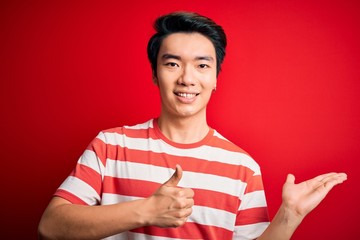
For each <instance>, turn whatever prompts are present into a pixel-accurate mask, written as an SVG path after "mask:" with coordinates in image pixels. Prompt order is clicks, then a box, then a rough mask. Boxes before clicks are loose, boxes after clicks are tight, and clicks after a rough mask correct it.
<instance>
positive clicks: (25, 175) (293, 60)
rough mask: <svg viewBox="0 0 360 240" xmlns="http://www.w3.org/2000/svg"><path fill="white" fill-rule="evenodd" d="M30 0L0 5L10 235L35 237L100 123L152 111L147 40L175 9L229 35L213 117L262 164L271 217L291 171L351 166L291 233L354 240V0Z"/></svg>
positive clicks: (359, 102)
mask: <svg viewBox="0 0 360 240" xmlns="http://www.w3.org/2000/svg"><path fill="white" fill-rule="evenodd" d="M29 2H30V1H8V2H6V1H2V2H1V4H0V35H1V37H0V41H1V42H0V48H1V49H0V57H1V64H0V74H1V75H0V78H1V80H0V92H1V95H0V98H1V99H0V100H1V101H0V104H1V145H0V146H1V156H2V161H1V165H2V166H1V170H2V173H1V176H0V177H1V184H2V186H1V189H2V190H3V191H2V194H1V196H2V198H1V208H2V210H1V219H2V222H4V221H5V225H4V223H3V224H2V230H1V232H0V235H1V238H2V239H36V228H37V224H38V221H39V219H40V216H41V214H42V212H43V210H44V208H45V207H46V205H47V203H48V202H49V200H50V198H51V195H52V193H53V192H54V191H55V189H56V188H57V187H58V186H59V185H60V184H61V182H62V181H63V180H64V179H65V177H66V176H67V175H68V174H69V172H70V171H71V169H72V168H73V166H74V164H75V162H76V161H77V159H78V157H79V156H80V154H81V153H82V151H83V150H84V149H85V147H86V146H87V144H88V143H89V142H90V141H91V140H92V138H93V137H95V136H96V135H97V133H98V132H99V131H100V130H102V129H106V128H110V127H115V126H120V125H123V124H133V123H138V122H142V121H146V120H147V119H149V118H150V117H153V116H157V114H158V113H159V98H158V92H157V88H156V87H155V86H154V85H153V84H152V82H151V70H150V66H149V64H148V61H147V57H146V44H147V40H148V38H149V37H150V35H151V34H152V33H153V30H152V28H151V23H152V21H153V20H154V19H155V18H156V17H157V16H158V15H160V14H163V13H167V12H169V11H172V10H190V11H197V12H199V13H201V14H204V15H207V16H209V17H211V18H213V19H214V20H215V21H217V22H218V23H219V24H221V25H223V27H224V29H225V31H226V32H227V34H228V40H229V45H228V52H227V57H226V59H225V63H224V65H223V72H222V73H221V74H220V76H219V82H218V90H217V92H216V94H215V95H214V97H213V99H212V102H211V103H210V105H209V114H208V117H209V122H210V124H211V125H212V126H213V127H214V128H216V129H218V130H219V131H220V132H221V133H222V134H223V135H224V136H226V137H227V138H229V139H230V140H232V141H233V142H235V143H237V144H238V145H239V146H241V147H243V148H244V149H245V150H246V151H248V152H249V153H250V154H251V155H252V156H253V157H254V158H255V159H256V160H257V161H258V162H259V164H260V165H261V166H262V171H263V175H264V183H265V188H266V191H267V198H268V204H269V211H270V215H271V217H272V216H273V215H274V214H275V212H276V210H277V208H278V206H279V205H280V201H281V187H282V184H283V182H284V180H285V177H286V174H287V173H289V172H291V173H294V174H295V175H296V177H297V180H298V181H302V180H305V179H308V178H310V177H313V176H315V175H318V174H321V173H324V172H328V171H344V172H346V173H348V178H349V179H348V181H347V182H345V183H344V184H343V185H341V186H338V187H336V188H335V189H334V190H333V191H332V192H331V193H330V194H329V195H328V197H327V198H326V199H325V200H324V202H323V203H322V204H321V205H320V206H319V207H318V208H317V209H316V210H314V211H313V212H312V213H311V214H310V215H309V216H308V218H307V219H306V220H305V221H304V222H303V224H302V225H301V227H300V228H299V229H298V230H297V231H296V233H295V235H294V237H293V239H295V240H296V239H299V240H300V239H327V240H328V239H354V237H355V233H357V232H358V230H357V227H358V224H357V217H358V216H359V214H360V210H359V207H358V206H357V200H358V199H359V190H358V189H359V187H358V182H359V181H360V174H359V167H358V161H359V160H360V147H359V145H360V128H359V123H360V99H359V92H360V61H359V60H360V59H359V54H360V47H359V45H360V44H359V43H360V30H359V29H360V28H359V26H360V14H359V10H360V4H359V2H358V1H344V0H338V1H281V0H280V1H235V0H234V1H190V0H188V1H144V3H142V4H140V3H138V2H137V1H133V4H132V3H130V4H124V3H121V1H113V2H112V1H106V3H95V2H90V1H32V3H29ZM99 2H100V1H99ZM135 2H137V4H135ZM145 2H146V3H145Z"/></svg>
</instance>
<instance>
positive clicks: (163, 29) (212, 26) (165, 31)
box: [147, 12, 227, 77]
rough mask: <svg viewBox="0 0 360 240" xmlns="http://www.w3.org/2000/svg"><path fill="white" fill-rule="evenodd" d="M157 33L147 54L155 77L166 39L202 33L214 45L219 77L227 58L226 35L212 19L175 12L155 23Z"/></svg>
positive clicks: (150, 41) (151, 39) (194, 14)
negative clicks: (160, 50)
mask: <svg viewBox="0 0 360 240" xmlns="http://www.w3.org/2000/svg"><path fill="white" fill-rule="evenodd" d="M154 29H155V30H156V33H155V34H154V35H153V36H152V37H151V38H150V40H149V43H148V47H147V53H148V58H149V60H150V63H151V67H152V71H153V74H154V76H155V77H156V76H157V70H156V68H157V56H158V53H159V49H160V46H161V44H162V42H163V40H164V38H165V37H167V36H169V35H170V34H173V33H200V34H201V35H203V36H205V37H206V38H208V39H209V40H210V41H211V42H212V44H213V45H214V48H215V52H216V63H217V65H216V68H217V71H216V72H217V75H218V74H219V72H220V70H221V64H222V62H223V60H224V57H225V48H226V43H227V42H226V35H225V32H224V30H223V29H222V27H221V26H219V25H217V24H216V23H215V22H214V21H212V20H211V19H209V18H207V17H204V16H201V15H199V14H196V13H190V12H174V13H170V14H167V15H164V16H161V17H159V18H158V19H157V20H156V21H155V23H154Z"/></svg>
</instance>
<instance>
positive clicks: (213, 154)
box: [97, 133, 260, 175]
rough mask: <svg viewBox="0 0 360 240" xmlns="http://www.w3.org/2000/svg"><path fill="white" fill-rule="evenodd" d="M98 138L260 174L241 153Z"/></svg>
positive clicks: (119, 136) (112, 135) (107, 135)
mask: <svg viewBox="0 0 360 240" xmlns="http://www.w3.org/2000/svg"><path fill="white" fill-rule="evenodd" d="M97 138H99V139H100V140H102V141H103V142H104V143H106V144H111V145H114V146H121V147H126V148H129V149H134V150H141V151H152V152H155V153H166V154H169V155H173V156H181V157H193V158H201V159H204V160H208V161H217V162H222V163H227V164H232V165H242V166H245V167H248V168H250V169H251V170H252V171H254V175H259V174H260V167H259V165H258V164H257V163H256V162H255V161H254V159H252V158H251V157H250V156H249V155H247V154H245V153H241V152H233V151H228V150H225V149H221V148H214V147H210V146H206V145H204V146H201V147H198V148H190V149H182V148H176V147H173V146H171V145H169V144H167V143H166V142H164V141H163V140H154V139H144V138H130V137H127V136H125V135H123V134H119V133H104V135H100V134H99V135H98V136H97Z"/></svg>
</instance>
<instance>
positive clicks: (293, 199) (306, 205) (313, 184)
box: [282, 173, 347, 217]
mask: <svg viewBox="0 0 360 240" xmlns="http://www.w3.org/2000/svg"><path fill="white" fill-rule="evenodd" d="M346 179H347V176H346V174H345V173H327V174H322V175H319V176H317V177H315V178H313V179H309V180H307V181H304V182H301V183H299V184H295V176H294V175H292V174H289V175H288V176H287V179H286V182H285V184H284V186H283V193H282V200H283V204H285V206H286V207H287V208H289V209H291V210H292V211H293V213H295V214H296V215H298V216H301V217H305V216H306V215H307V214H308V213H310V212H311V211H312V210H313V209H314V208H315V207H316V206H317V205H319V203H320V202H321V201H322V200H323V199H324V198H325V197H326V195H327V194H328V193H329V192H330V190H331V189H332V188H333V187H334V186H335V185H337V184H340V183H342V182H344V181H345V180H346Z"/></svg>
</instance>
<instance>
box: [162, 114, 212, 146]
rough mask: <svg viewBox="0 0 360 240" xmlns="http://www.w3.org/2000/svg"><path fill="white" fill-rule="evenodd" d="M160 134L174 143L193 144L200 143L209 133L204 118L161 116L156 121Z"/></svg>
mask: <svg viewBox="0 0 360 240" xmlns="http://www.w3.org/2000/svg"><path fill="white" fill-rule="evenodd" d="M158 125H159V128H160V130H161V132H162V133H163V134H164V135H165V136H166V137H167V138H168V139H170V140H171V141H173V142H176V143H184V144H188V143H195V142H199V141H201V140H202V139H203V138H204V137H205V136H206V135H207V134H208V132H209V129H210V128H209V126H208V125H207V122H206V118H200V119H196V118H195V117H187V118H173V117H166V116H164V115H161V116H160V117H159V119H158Z"/></svg>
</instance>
